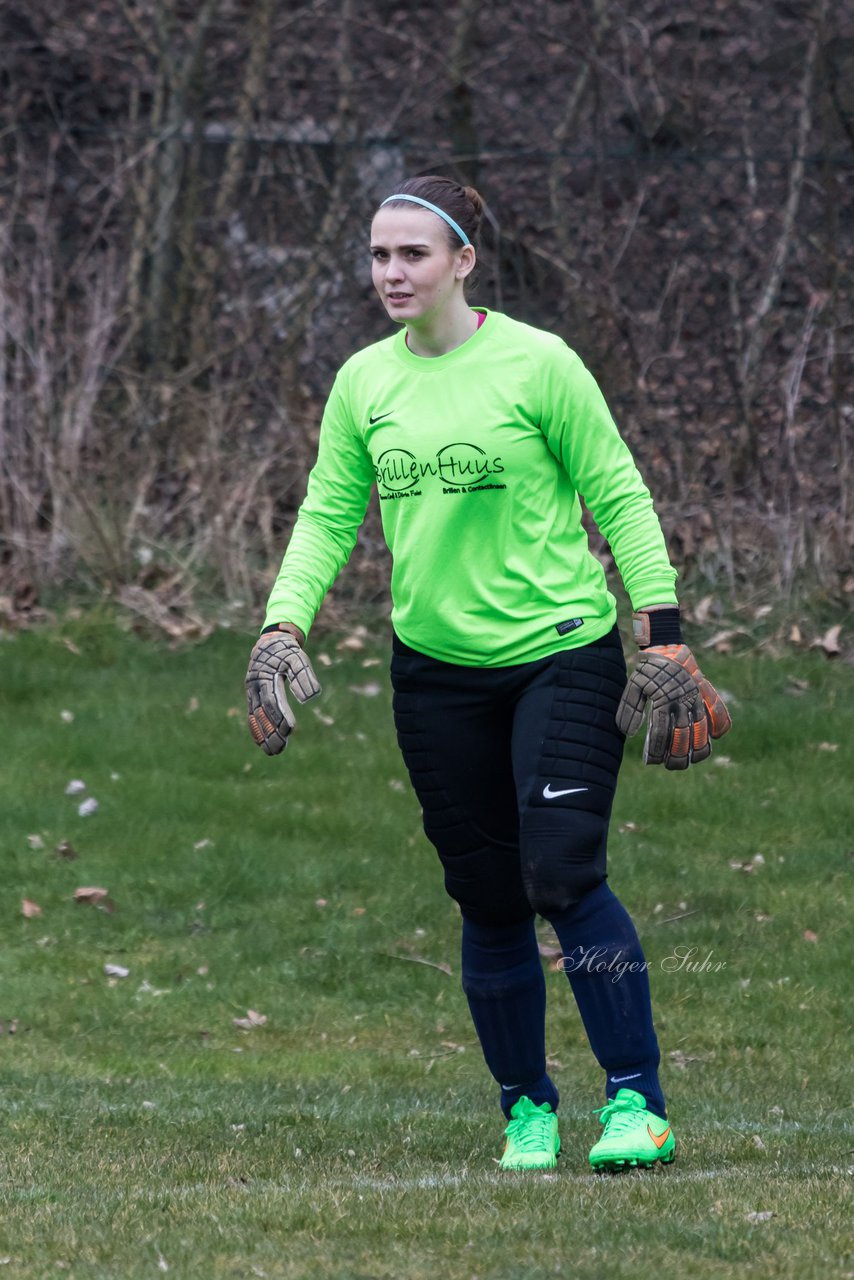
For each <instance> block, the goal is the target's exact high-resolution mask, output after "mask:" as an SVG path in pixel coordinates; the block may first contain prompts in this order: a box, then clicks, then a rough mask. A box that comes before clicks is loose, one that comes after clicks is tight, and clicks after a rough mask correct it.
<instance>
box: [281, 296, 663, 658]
mask: <svg viewBox="0 0 854 1280" xmlns="http://www.w3.org/2000/svg"><path fill="white" fill-rule="evenodd" d="M374 484H375V485H376V487H377V492H378V496H379V500H380V511H381V516H382V524H383V531H384V534H385V539H386V542H387V543H388V546H389V549H390V551H391V554H392V578H391V594H392V602H393V608H392V623H393V625H394V628H395V631H396V632H397V634H398V635H399V636H400V638H401V640H403V641H404V643H405V644H408V645H409V646H410V647H411V648H413V649H418V650H419V651H420V652H422V653H425V654H428V655H429V656H430V657H433V658H438V659H440V660H442V661H444V662H452V663H457V664H461V665H464V666H510V665H513V664H515V663H520V662H531V661H534V660H535V659H537V658H543V657H546V656H547V655H549V654H551V653H554V652H556V651H558V650H560V649H567V648H572V647H575V646H577V645H582V644H587V643H589V642H590V641H591V640H595V639H597V638H598V637H600V636H602V635H604V634H605V633H606V632H608V631H609V630H610V629H611V627H612V626H613V624H614V620H615V618H616V604H615V600H614V597H613V595H612V594H611V593H610V592H609V591H608V588H607V585H606V581H605V574H604V572H603V569H602V566H601V565H600V564H599V562H598V560H597V559H596V558H595V557H594V556H593V554H592V553H591V551H590V549H589V546H588V539H587V534H586V533H585V531H584V529H583V527H582V523H581V504H580V499H581V498H583V499H584V501H585V502H586V504H587V506H588V507H589V508H590V510H591V512H592V514H593V516H594V518H595V520H596V522H597V524H598V526H599V529H600V530H601V532H602V533H603V534H604V536H605V537H606V538H607V539H608V542H609V544H610V546H611V551H612V554H613V556H614V559H615V561H616V563H617V567H618V569H619V571H620V575H621V577H622V580H623V583H624V584H625V587H626V591H627V592H628V595H629V598H630V600H631V602H632V605H633V607H634V608H635V609H639V608H642V607H643V606H644V605H650V604H668V603H673V604H675V603H676V595H675V582H676V571H675V569H673V568H672V567H671V565H670V562H669V559H668V556H667V550H666V548H665V544H664V538H663V535H662V532H661V527H660V525H659V522H658V518H657V516H656V514H655V511H654V509H653V504H652V498H651V497H650V493H649V490H648V489H647V487H646V486H645V484H644V482H643V480H642V478H641V476H640V474H639V472H638V470H637V467H636V466H635V463H634V460H633V458H632V456H631V453H630V452H629V449H628V447H627V446H626V444H625V443H624V442H623V440H622V439H621V438H620V435H619V432H618V431H617V428H616V426H615V424H614V421H613V419H612V417H611V414H610V413H609V411H608V408H607V405H606V403H605V400H604V398H603V396H602V393H601V392H600V390H599V387H598V385H597V383H596V381H595V379H594V378H593V377H592V375H591V374H590V373H589V372H588V370H587V369H586V368H585V367H584V365H583V363H582V361H581V360H580V358H579V357H578V356H577V355H576V354H575V352H574V351H572V350H570V348H569V347H567V345H566V344H565V343H564V342H563V340H562V339H561V338H558V337H555V336H554V335H553V334H549V333H545V332H543V331H542V330H540V329H535V328H532V327H531V326H530V325H526V324H521V323H519V322H518V321H516V320H512V319H510V317H509V316H505V315H502V314H500V313H498V312H486V318H485V320H484V322H483V323H482V324H481V326H480V328H479V329H478V330H477V332H476V333H475V334H474V335H473V336H472V337H471V338H469V339H468V341H467V342H465V343H463V344H462V346H460V347H457V348H456V349H455V350H453V351H450V352H448V353H447V354H446V355H443V356H437V357H434V358H426V357H422V356H416V355H414V354H413V353H412V352H411V351H410V350H409V348H408V347H407V345H406V342H405V334H404V332H403V331H401V332H399V333H397V334H395V335H394V336H393V337H391V338H387V339H385V340H384V341H382V342H377V343H374V344H373V345H372V346H369V347H366V348H365V349H364V350H362V351H359V352H357V354H356V355H354V356H352V357H351V358H350V359H349V360H348V361H347V362H346V364H344V365H343V366H342V368H341V370H340V371H339V373H338V376H337V378H336V379H335V383H334V385H333V387H332V391H331V393H330V396H329V400H328V403H327V405H326V410H325V413H324V416H323V422H322V424H321V430H320V443H319V448H318V455H317V462H316V465H315V466H314V468H313V470H312V472H311V475H310V476H309V481H308V491H307V493H306V497H305V500H304V502H303V504H302V506H301V507H300V510H299V515H298V517H297V521H296V524H295V526H294V530H293V533H292V535H291V539H290V543H289V545H288V548H287V551H286V553H285V557H284V560H283V562H282V567H281V570H280V572H279V575H278V577H277V579H276V582H275V585H274V587H273V590H272V593H271V595H270V599H269V602H268V605H267V615H266V620H265V625H266V626H268V625H270V624H272V623H276V622H285V621H287V622H293V623H296V625H297V626H298V627H300V628H301V629H302V630H303V631H304V632H306V634H307V633H308V631H309V629H310V627H311V624H312V622H313V620H314V616H315V614H316V613H317V610H318V609H319V608H320V605H321V602H322V600H323V597H324V596H325V594H326V592H327V591H328V590H329V587H330V586H331V585H332V582H333V581H334V579H335V577H336V575H337V574H338V573H339V571H340V570H341V568H342V566H343V565H344V564H345V563H346V561H347V559H348V557H349V555H350V552H351V551H352V549H353V546H354V543H355V541H356V535H357V533H358V530H359V526H360V524H361V523H362V520H363V519H364V515H365V509H366V507H367V504H368V500H369V498H370V493H371V487H372V485H374Z"/></svg>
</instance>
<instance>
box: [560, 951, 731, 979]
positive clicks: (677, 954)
mask: <svg viewBox="0 0 854 1280" xmlns="http://www.w3.org/2000/svg"><path fill="white" fill-rule="evenodd" d="M622 956H623V952H622V950H620V951H611V949H610V948H609V947H574V948H573V950H572V951H570V952H569V953H568V954H567V955H564V956H561V957H560V959H559V960H558V962H557V968H558V969H563V970H564V972H565V973H579V972H583V973H610V974H611V981H612V982H619V980H620V978H622V977H623V975H624V974H626V973H642V972H643V971H644V970H646V971H649V970H650V969H651V968H652V967H653V961H652V960H623V959H622ZM713 956H714V952H713V951H711V950H709V951H707V952H706V954H705V955H704V956H702V957H701V956H700V955H699V948H698V947H688V946H680V947H674V948H673V950H672V951H671V952H670V954H669V955H666V956H664V957H663V958H662V959H661V960H660V961H659V962H658V967H659V968H660V969H661V970H662V971H663V972H664V973H720V971H721V970H722V969H725V968H726V964H727V962H726V960H715V959H713Z"/></svg>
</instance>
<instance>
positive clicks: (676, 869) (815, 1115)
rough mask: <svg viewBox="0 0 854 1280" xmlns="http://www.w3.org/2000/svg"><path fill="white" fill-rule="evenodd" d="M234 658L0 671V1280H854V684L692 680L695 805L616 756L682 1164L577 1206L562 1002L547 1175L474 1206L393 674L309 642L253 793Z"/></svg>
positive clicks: (480, 1120)
mask: <svg viewBox="0 0 854 1280" xmlns="http://www.w3.org/2000/svg"><path fill="white" fill-rule="evenodd" d="M250 643H251V641H250V640H249V638H247V637H241V636H237V635H232V634H230V633H225V632H223V633H219V634H218V635H217V636H216V637H215V638H214V639H213V640H211V641H209V642H207V643H206V644H204V645H202V646H200V647H198V648H193V649H186V650H184V651H181V652H177V653H172V652H169V651H167V650H165V649H163V648H162V647H159V646H158V645H156V644H155V643H152V642H144V641H143V640H141V639H139V638H137V637H134V636H127V635H124V634H122V633H121V632H120V631H119V630H118V629H116V628H115V626H114V625H113V624H112V623H110V622H108V621H99V620H98V619H97V617H94V618H89V619H88V620H83V621H76V622H70V623H66V624H64V625H60V626H57V627H55V628H54V629H51V630H49V631H44V632H31V633H26V634H17V635H15V636H13V637H11V638H8V637H7V638H5V639H3V640H2V641H0V707H2V720H0V723H2V726H3V769H2V774H0V779H1V780H0V787H2V806H0V856H2V860H3V880H2V884H3V894H2V902H0V912H2V922H3V924H2V927H3V946H2V949H0V1073H2V1093H0V1097H2V1103H3V1112H2V1119H3V1125H2V1140H0V1157H2V1158H0V1187H2V1192H0V1194H2V1212H1V1213H0V1276H6V1275H8V1276H10V1277H13V1276H14V1277H18V1276H26V1277H43V1276H44V1277H47V1276H51V1277H55V1276H57V1275H60V1274H64V1275H69V1276H75V1277H77V1276H79V1277H110V1278H112V1277H117V1278H123V1277H138V1276H139V1277H144V1276H154V1275H158V1274H163V1273H167V1272H168V1273H171V1275H173V1276H177V1277H185V1276H186V1277H205V1278H206V1277H226V1276H228V1277H231V1276H235V1277H236V1276H241V1277H242V1276H246V1277H252V1276H269V1277H292V1278H301V1277H324V1278H325V1280H380V1278H381V1277H382V1278H383V1280H385V1278H388V1280H402V1278H404V1277H405V1278H406V1280H422V1278H424V1280H427V1278H428V1277H429V1278H431V1280H432V1278H433V1277H436V1276H437V1275H441V1276H442V1277H444V1278H445V1280H474V1278H475V1277H477V1280H489V1278H498V1277H501V1278H506V1280H510V1278H512V1280H516V1278H517V1277H518V1278H519V1280H522V1278H525V1280H535V1278H536V1280H540V1278H544V1277H546V1276H570V1275H571V1276H578V1277H584V1278H588V1277H589V1278H590V1280H600V1278H605V1280H609V1278H610V1277H632V1278H633V1280H634V1278H638V1277H640V1278H645V1277H647V1276H650V1277H651V1276H656V1275H659V1274H660V1275H667V1276H672V1277H677V1278H681V1277H686V1276H690V1277H691V1280H711V1278H713V1277H714V1278H717V1277H736V1278H738V1280H741V1277H756V1278H759V1277H777V1276H786V1277H789V1276H790V1277H793V1278H794V1277H799V1278H803V1277H822V1278H823V1277H830V1276H834V1277H835V1276H844V1275H848V1276H851V1275H852V1274H854V1261H852V1260H851V1258H850V1256H849V1257H848V1258H847V1259H846V1256H845V1249H846V1245H847V1244H848V1243H850V1237H849V1236H848V1234H847V1228H848V1227H849V1226H850V1222H849V1219H848V1218H847V1215H846V1198H845V1193H846V1189H847V1186H848V1179H849V1176H850V1170H851V1164H852V1148H854V1138H852V1133H851V1125H850V1110H849V1108H850V1095H851V1075H850V1060H851V1052H850V1038H849V1037H850V1026H849V1024H848V1022H847V1019H846V998H847V997H848V996H850V992H851V986H852V983H851V964H852V953H851V946H850V927H848V926H847V921H846V914H845V904H844V888H845V883H846V872H847V871H848V869H849V867H850V864H851V858H852V849H854V834H852V833H854V786H852V772H851V749H852V745H853V744H854V670H852V668H851V667H850V666H845V665H834V664H832V663H830V662H828V661H827V660H826V659H825V658H824V657H822V656H820V655H818V654H811V655H808V656H806V657H802V658H794V657H792V658H787V659H785V660H782V661H780V662H775V661H772V660H771V659H769V658H759V657H757V656H754V655H747V656H743V657H740V658H727V659H724V658H720V657H715V656H713V655H712V656H709V654H708V652H703V650H702V649H700V650H699V651H698V652H699V653H700V656H701V662H702V664H703V666H704V669H706V670H707V673H708V674H709V675H710V676H711V677H712V678H713V679H714V681H715V683H716V684H718V685H719V687H722V688H724V689H726V690H727V691H728V692H729V694H730V695H731V705H732V711H733V718H734V720H735V724H736V729H735V731H734V732H733V734H732V735H731V736H730V737H729V738H728V739H727V740H726V741H725V742H722V743H721V744H720V745H719V747H718V749H717V751H716V755H715V757H714V759H713V760H712V761H710V762H709V763H707V764H704V765H703V766H700V767H698V768H696V769H693V770H691V771H690V773H689V774H687V775H685V776H674V775H671V774H667V773H666V772H665V771H663V770H652V769H644V767H643V766H642V765H641V764H640V743H639V741H636V742H634V743H633V744H632V745H631V747H630V751H629V759H628V762H627V764H626V766H625V769H624V773H623V778H622V783H621V789H620V791H619V793H618V800H617V806H616V811H615V816H614V822H613V828H612V839H611V852H610V880H611V884H612V887H613V888H614V889H615V891H616V892H617V893H618V894H619V896H620V897H621V898H622V899H623V901H624V902H625V903H626V905H627V906H628V908H629V910H630V911H631V912H632V914H633V916H634V918H635V921H636V924H637V926H638V930H639V932H640V935H641V938H642V940H643V943H644V946H645V949H646V953H647V958H648V959H649V961H650V962H651V971H650V977H651V983H652V989H653V1000H654V1006H655V1010H656V1021H657V1026H658V1031H659V1039H660V1041H661V1046H662V1053H663V1080H664V1084H665V1089H666V1092H667V1095H668V1104H669V1110H670V1118H671V1120H672V1122H673V1126H674V1131H675V1133H676V1136H677V1143H678V1156H677V1160H676V1162H675V1163H674V1164H673V1165H671V1166H670V1167H669V1168H666V1169H665V1168H660V1169H658V1170H653V1171H648V1172H634V1173H630V1174H625V1175H622V1176H618V1177H596V1176H594V1175H593V1174H592V1173H590V1172H589V1170H588V1168H587V1164H586V1156H587V1151H588V1149H589V1147H590V1145H591V1143H592V1142H593V1141H594V1140H595V1138H596V1137H597V1135H598V1132H599V1125H598V1122H597V1120H596V1117H595V1116H594V1115H593V1114H592V1112H593V1109H594V1108H595V1107H598V1106H601V1105H602V1103H603V1102H604V1096H603V1088H602V1076H601V1072H600V1071H599V1069H598V1067H597V1066H596V1064H595V1062H594V1060H593V1058H592V1055H591V1053H590V1051H589V1048H588V1046H587V1043H586V1040H585V1038H584V1036H583V1032H582V1030H581V1026H580V1022H579V1019H578V1017H577V1014H576V1011H575V1008H574V1005H573V1002H572V999H571V994H570V991H569V986H568V983H567V981H566V978H565V976H564V975H563V974H561V973H560V972H557V971H554V970H551V969H550V970H549V971H548V973H547V982H548V986H549V999H550V1023H549V1052H550V1054H551V1055H552V1071H553V1074H554V1076H555V1078H556V1080H557V1082H558V1084H559V1086H560V1088H561V1091H562V1097H563V1102H562V1106H561V1116H562V1123H561V1133H562V1141H563V1156H562V1158H561V1160H560V1162H559V1166H558V1169H557V1171H556V1172H555V1173H552V1174H537V1175H527V1176H523V1175H503V1176H500V1175H499V1173H498V1171H497V1164H496V1161H497V1158H498V1156H499V1154H500V1150H501V1131H502V1128H503V1122H502V1118H501V1116H500V1113H499V1112H498V1110H497V1106H496V1088H495V1086H494V1085H493V1083H492V1081H491V1080H490V1078H489V1077H488V1075H487V1073H486V1070H485V1068H484V1066H483V1063H482V1060H481V1058H480V1054H479V1050H478V1047H477V1044H476V1042H475V1040H474V1037H473V1032H472V1029H471V1027H470V1024H469V1019H468V1012H467V1008H466V1006H465V1002H464V998H463V996H462V993H461V991H460V987H459V962H458V954H457V948H458V932H459V920H458V916H457V912H456V908H455V907H454V905H453V903H451V902H450V900H449V899H447V898H446V897H445V895H444V891H443V889H442V886H441V876H440V873H439V869H438V864H437V863H436V861H435V855H434V853H433V851H432V849H431V848H430V846H429V845H428V844H427V842H426V841H425V839H424V837H423V835H422V834H421V830H420V823H419V811H418V806H417V803H416V801H415V799H414V797H413V795H412V794H411V792H410V790H409V787H408V783H407V782H406V780H405V775H404V771H403V766H402V764H401V762H400V760H399V758H398V755H397V748H396V744H395V741H394V735H393V730H392V723H391V707H390V693H389V688H388V678H387V673H386V664H385V655H384V650H383V648H382V646H379V645H378V646H374V647H370V646H369V647H368V648H367V649H366V650H364V651H361V652H357V653H342V652H339V651H338V650H337V649H336V645H335V639H334V638H328V639H326V640H322V639H321V640H317V641H315V642H314V643H313V645H312V646H311V652H312V655H313V656H314V658H315V661H316V665H317V670H318V674H319V675H320V677H321V679H322V681H323V683H324V696H323V698H322V699H321V700H320V702H319V703H317V704H313V706H309V707H306V708H304V709H303V710H302V711H301V713H300V727H299V733H298V735H297V737H296V738H295V740H294V742H293V744H292V745H291V747H289V749H288V751H287V753H286V755H285V757H283V758H280V759H273V760H270V759H267V758H266V757H265V756H263V754H262V753H261V752H260V751H258V750H257V748H255V747H254V746H253V744H252V742H251V740H250V738H249V735H248V733H247V731H246V728H245V723H244V718H243V689H242V680H243V673H244V669H245V664H246V657H247V654H248V648H249V645H250ZM321 653H325V654H327V655H328V657H329V659H330V660H331V665H328V666H325V665H323V664H322V662H321V661H320V659H319V654H321ZM377 659H380V661H377ZM365 663H369V664H371V665H365ZM372 686H379V691H378V692H376V691H375V688H372ZM63 713H65V714H63ZM69 713H70V714H69ZM72 717H73V718H72ZM72 779H80V780H82V781H83V782H85V784H86V790H85V791H84V792H82V793H81V794H79V795H68V794H66V787H67V784H68V783H69V781H71V780H72ZM88 797H92V798H95V799H96V800H97V801H98V803H99V808H98V810H97V812H96V813H94V814H92V815H90V816H86V817H81V816H79V814H78V806H79V804H80V803H81V802H82V801H83V800H84V799H86V798H88ZM61 842H67V843H68V844H70V846H71V847H72V849H73V851H74V852H76V854H77V855H78V856H77V857H76V858H70V857H68V856H58V855H57V854H56V853H55V850H56V848H57V846H59V845H60V844H61ZM67 853H68V851H67V850H66V855H67ZM733 864H735V865H733ZM80 887H98V888H102V889H106V890H107V892H108V895H109V899H110V902H109V903H107V904H106V905H107V906H110V907H112V909H109V910H108V909H105V904H104V903H101V904H100V905H93V904H91V903H79V902H75V901H74V893H75V891H76V890H77V889H78V888H80ZM25 899H26V900H27V901H28V902H31V903H33V904H36V907H37V908H39V909H40V914H35V915H32V916H30V917H25V916H24V915H23V914H22V902H23V900H25ZM33 909H34V908H30V910H33ZM546 963H547V962H546ZM692 963H693V965H694V966H695V967H694V968H693V969H692V968H691V964H692ZM105 966H118V967H121V968H122V969H123V970H127V971H128V973H127V976H126V977H120V976H110V975H108V973H107V972H106V971H105ZM250 1010H251V1011H252V1016H250V1014H249V1011H250ZM255 1015H258V1016H257V1017H256V1016H255ZM235 1019H242V1020H245V1021H246V1022H248V1024H249V1029H246V1028H243V1027H241V1026H239V1025H236V1024H235ZM262 1019H266V1021H262Z"/></svg>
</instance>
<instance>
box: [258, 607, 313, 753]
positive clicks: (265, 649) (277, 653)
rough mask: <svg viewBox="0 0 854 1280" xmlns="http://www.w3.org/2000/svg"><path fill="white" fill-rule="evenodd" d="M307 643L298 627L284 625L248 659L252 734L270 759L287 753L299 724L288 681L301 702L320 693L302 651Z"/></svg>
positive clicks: (268, 635)
mask: <svg viewBox="0 0 854 1280" xmlns="http://www.w3.org/2000/svg"><path fill="white" fill-rule="evenodd" d="M304 641H305V636H304V635H303V633H302V632H301V631H300V630H299V628H298V627H296V626H294V625H293V624H292V623H289V622H281V623H279V624H278V626H277V627H275V628H273V629H270V630H267V631H265V632H264V633H263V635H261V636H260V638H259V639H258V640H257V641H256V643H255V647H254V648H253V650H252V654H251V656H250V659H249V669H248V671H247V672H246V700H247V704H248V712H249V732H250V733H251V734H252V737H253V738H254V739H255V741H256V743H257V744H258V746H259V747H261V748H262V749H263V750H264V751H266V753H267V755H268V756H276V755H278V754H279V752H280V751H284V749H285V747H286V746H287V745H288V737H289V736H290V733H291V730H292V729H293V728H294V725H295V723H296V721H295V720H294V714H293V712H292V711H291V709H290V707H289V706H288V700H287V697H286V696H285V681H286V680H287V682H288V685H289V686H290V690H291V692H292V693H293V695H294V697H295V698H296V699H297V701H298V702H308V700H309V698H316V697H317V695H318V694H319V693H320V685H319V684H318V681H317V676H316V675H315V674H314V671H313V670H312V666H311V663H310V662H309V660H308V658H307V657H306V655H305V654H304V653H303V650H302V645H303V643H304Z"/></svg>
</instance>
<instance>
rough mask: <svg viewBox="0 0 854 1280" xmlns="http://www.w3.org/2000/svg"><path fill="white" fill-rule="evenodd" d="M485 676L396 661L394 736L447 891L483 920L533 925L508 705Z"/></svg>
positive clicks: (411, 656)
mask: <svg viewBox="0 0 854 1280" xmlns="http://www.w3.org/2000/svg"><path fill="white" fill-rule="evenodd" d="M490 674H493V675H494V673H490V672H488V671H486V670H477V669H473V668H453V667H451V666H450V664H445V663H438V662H435V661H434V660H432V659H430V658H426V657H424V656H423V655H420V654H415V653H413V652H412V651H408V652H407V654H405V655H402V654H399V653H395V655H394V658H393V660H392V684H393V686H394V702H393V707H394V718H395V726H396V729H397V738H398V742H399V744H400V749H401V751H402V753H403V758H404V761H405V763H406V767H407V769H408V771H409V776H410V779H411V780H412V785H413V787H414V789H415V793H416V795H417V796H418V799H419V801H420V802H421V807H422V810H423V822H424V831H425V833H426V835H427V837H428V839H429V840H430V841H431V842H432V843H433V845H434V846H435V848H436V851H437V853H438V854H439V857H440V859H441V862H442V866H443V869H444V873H445V888H446V889H447V891H448V893H449V894H450V896H451V897H452V898H453V899H454V900H455V901H456V902H457V903H459V906H460V909H461V911H462V912H463V914H464V915H465V916H467V917H468V918H469V919H471V920H473V921H475V922H476V923H478V924H487V925H505V924H512V923H515V922H517V921H521V920H524V919H528V918H530V916H531V907H530V904H529V902H528V899H527V896H526V893H525V889H524V886H523V883H522V876H521V870H520V864H519V817H518V809H517V803H516V788H515V785H514V779H513V769H512V762H511V753H510V741H511V733H512V705H511V704H510V703H508V701H507V699H506V698H505V697H503V696H498V693H497V690H496V688H495V681H494V679H492V680H490V678H489V677H490Z"/></svg>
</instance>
